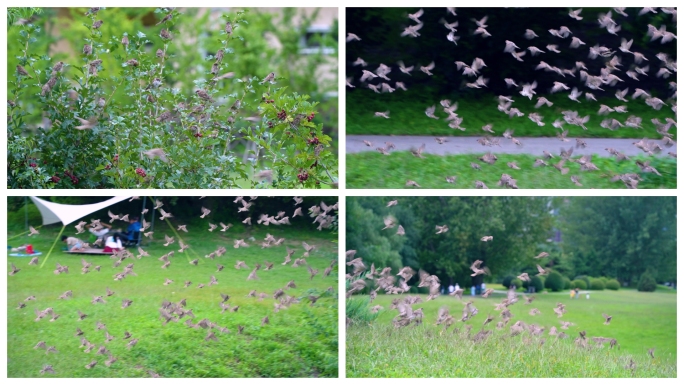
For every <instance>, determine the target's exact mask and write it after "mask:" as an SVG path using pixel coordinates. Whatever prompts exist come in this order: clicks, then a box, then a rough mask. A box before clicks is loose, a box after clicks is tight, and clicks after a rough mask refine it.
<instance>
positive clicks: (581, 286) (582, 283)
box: [572, 279, 587, 290]
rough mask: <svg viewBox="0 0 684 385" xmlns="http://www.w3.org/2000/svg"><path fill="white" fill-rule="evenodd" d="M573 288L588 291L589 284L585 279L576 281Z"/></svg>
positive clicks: (573, 282)
mask: <svg viewBox="0 0 684 385" xmlns="http://www.w3.org/2000/svg"><path fill="white" fill-rule="evenodd" d="M572 288H573V289H575V288H577V289H580V290H587V283H586V282H585V281H584V280H583V279H576V280H574V281H572Z"/></svg>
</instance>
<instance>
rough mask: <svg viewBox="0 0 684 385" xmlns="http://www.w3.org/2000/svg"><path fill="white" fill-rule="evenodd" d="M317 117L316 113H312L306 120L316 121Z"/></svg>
mask: <svg viewBox="0 0 684 385" xmlns="http://www.w3.org/2000/svg"><path fill="white" fill-rule="evenodd" d="M315 117H316V114H314V113H313V112H312V113H311V114H310V115H309V116H307V117H306V120H308V121H312V120H314V118H315Z"/></svg>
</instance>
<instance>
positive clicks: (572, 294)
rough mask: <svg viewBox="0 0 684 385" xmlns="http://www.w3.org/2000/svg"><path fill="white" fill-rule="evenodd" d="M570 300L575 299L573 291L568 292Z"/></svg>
mask: <svg viewBox="0 0 684 385" xmlns="http://www.w3.org/2000/svg"><path fill="white" fill-rule="evenodd" d="M570 298H571V299H575V289H572V290H570Z"/></svg>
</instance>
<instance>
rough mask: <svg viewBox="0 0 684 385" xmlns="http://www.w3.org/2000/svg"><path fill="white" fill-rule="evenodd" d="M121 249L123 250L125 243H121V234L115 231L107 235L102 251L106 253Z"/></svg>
mask: <svg viewBox="0 0 684 385" xmlns="http://www.w3.org/2000/svg"><path fill="white" fill-rule="evenodd" d="M121 250H123V245H122V244H121V234H119V233H114V234H112V235H110V236H109V237H107V240H106V241H105V247H104V250H102V251H104V252H105V253H114V252H116V251H121Z"/></svg>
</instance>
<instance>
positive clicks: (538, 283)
mask: <svg viewBox="0 0 684 385" xmlns="http://www.w3.org/2000/svg"><path fill="white" fill-rule="evenodd" d="M530 285H531V286H534V289H535V291H536V292H538V293H541V292H542V291H543V290H544V281H542V279H541V278H539V276H538V275H535V276H533V277H530V281H525V282H523V287H524V288H525V289H527V288H528V287H530Z"/></svg>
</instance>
